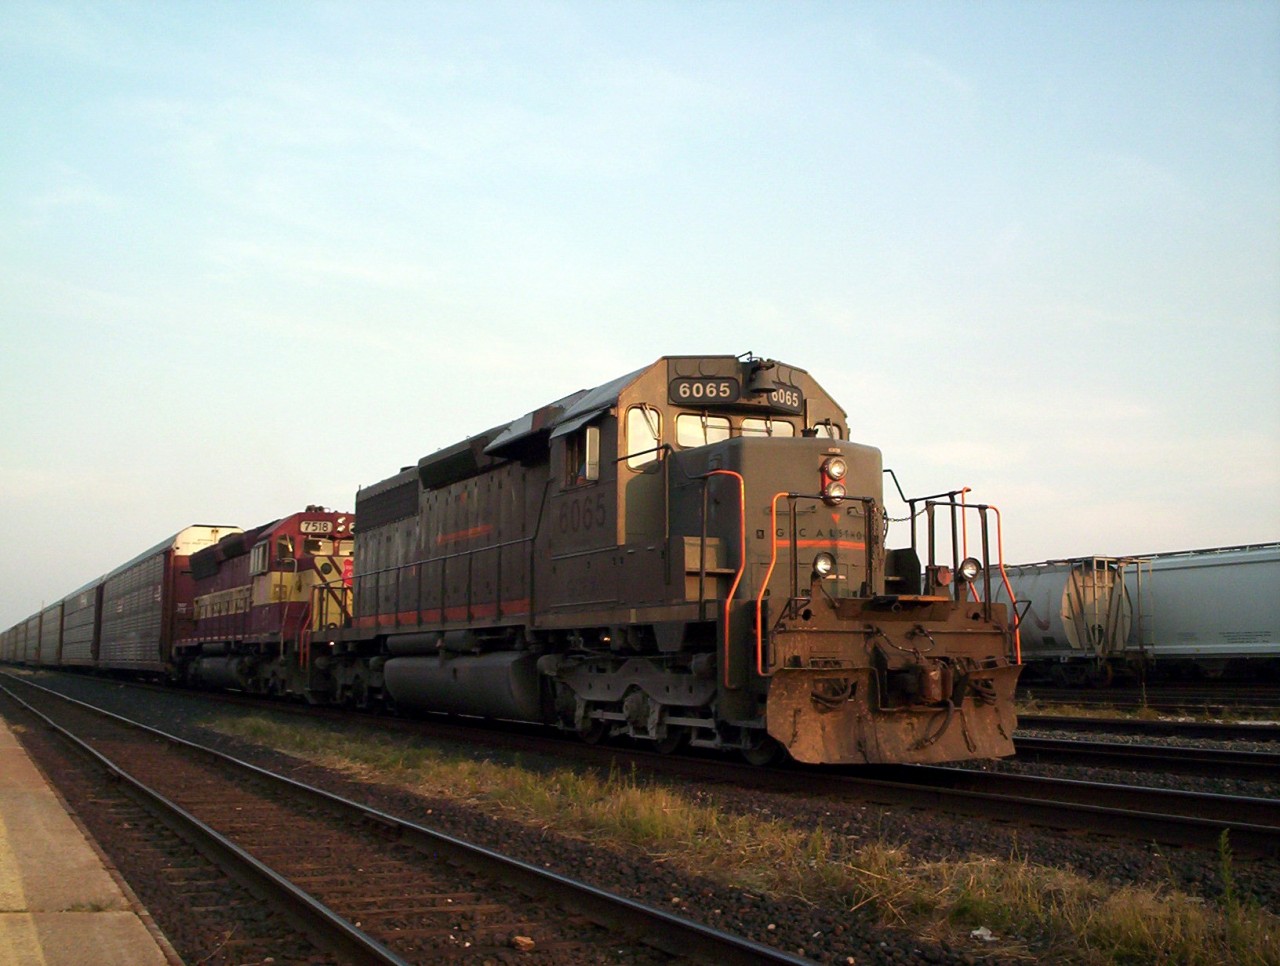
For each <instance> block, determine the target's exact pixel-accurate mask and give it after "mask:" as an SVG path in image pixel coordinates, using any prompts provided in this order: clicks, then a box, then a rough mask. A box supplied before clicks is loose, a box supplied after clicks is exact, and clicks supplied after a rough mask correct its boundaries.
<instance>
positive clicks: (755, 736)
mask: <svg viewBox="0 0 1280 966" xmlns="http://www.w3.org/2000/svg"><path fill="white" fill-rule="evenodd" d="M739 754H741V755H742V758H743V760H744V761H745V762H746V763H747V764H748V765H757V766H759V767H764V766H765V765H772V764H773V763H774V762H775V761H777V760H778V758H779V757H780V756H781V755H782V745H780V744H778V742H777V741H775V740H774V739H773V737H772V736H770V735H767V734H765V733H764V732H763V731H761V732H751V733H749V734H748V735H747V736H746V742H745V744H744V745H743V746H742V748H740V749H739Z"/></svg>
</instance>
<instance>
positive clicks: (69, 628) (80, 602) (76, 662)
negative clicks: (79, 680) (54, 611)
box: [62, 577, 103, 667]
mask: <svg viewBox="0 0 1280 966" xmlns="http://www.w3.org/2000/svg"><path fill="white" fill-rule="evenodd" d="M102 584H103V578H101V577H99V578H97V579H96V580H93V581H90V582H89V583H87V584H85V585H84V586H83V587H81V588H80V589H79V590H75V591H72V592H71V593H70V594H68V595H67V596H66V597H64V598H63V599H62V664H63V665H65V666H67V667H91V666H93V665H94V664H95V663H96V662H97V658H98V638H99V634H100V631H101V627H100V622H101V619H102Z"/></svg>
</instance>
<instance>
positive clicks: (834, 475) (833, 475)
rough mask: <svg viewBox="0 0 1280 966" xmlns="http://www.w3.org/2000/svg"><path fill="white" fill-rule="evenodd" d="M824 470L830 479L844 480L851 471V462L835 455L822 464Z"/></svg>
mask: <svg viewBox="0 0 1280 966" xmlns="http://www.w3.org/2000/svg"><path fill="white" fill-rule="evenodd" d="M822 472H823V473H825V474H827V479H829V480H843V479H844V477H845V474H846V473H848V472H849V464H848V463H846V462H845V461H844V460H843V459H841V458H840V457H839V456H833V457H831V459H829V460H827V461H826V462H825V463H823V464H822Z"/></svg>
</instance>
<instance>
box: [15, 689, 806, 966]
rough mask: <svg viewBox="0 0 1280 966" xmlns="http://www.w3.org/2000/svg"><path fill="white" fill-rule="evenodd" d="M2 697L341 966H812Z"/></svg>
mask: <svg viewBox="0 0 1280 966" xmlns="http://www.w3.org/2000/svg"><path fill="white" fill-rule="evenodd" d="M6 677H8V678H9V681H10V682H11V683H12V682H13V681H14V679H13V678H12V677H9V676H7V675H6ZM0 690H3V692H4V694H5V695H6V696H7V697H8V699H9V700H11V701H14V702H18V703H20V704H21V705H22V706H23V707H24V708H26V709H28V710H29V712H30V713H31V714H35V715H38V716H39V717H40V718H41V720H43V721H44V722H45V723H46V724H47V725H48V727H50V728H54V729H56V730H57V732H58V733H59V734H60V735H62V736H64V737H65V738H66V739H67V740H68V741H71V742H74V743H75V744H76V745H77V747H78V748H80V749H81V750H82V751H83V752H85V753H86V754H87V755H89V756H90V757H91V758H93V759H94V760H96V761H97V762H98V763H99V765H100V766H101V767H102V768H104V769H107V770H108V771H109V772H111V773H112V774H113V775H115V776H116V777H117V778H118V780H119V781H120V782H122V783H124V784H126V785H128V786H129V788H130V789H131V793H132V794H135V795H137V796H140V797H143V798H145V799H146V800H147V802H148V808H150V809H153V810H156V811H157V812H159V813H161V814H163V816H164V817H163V821H164V822H165V823H166V824H169V825H171V826H172V827H173V828H175V829H176V830H178V834H180V835H181V836H182V837H183V838H184V839H187V840H189V841H191V842H193V843H196V847H197V848H198V849H199V850H200V851H201V852H202V853H204V854H205V855H207V856H209V857H211V858H212V859H213V861H214V862H216V863H217V864H218V865H219V866H220V867H222V868H224V869H227V870H229V874H231V875H232V876H233V877H234V878H236V879H237V880H238V881H240V882H242V883H245V884H247V886H248V888H249V889H250V890H251V891H252V892H253V893H254V894H255V895H258V896H260V897H262V899H263V901H264V902H266V903H267V904H269V905H270V906H271V907H272V908H275V909H278V910H281V911H282V913H283V914H284V915H285V916H286V917H287V918H288V919H289V920H290V922H292V923H293V924H294V926H295V928H297V929H298V930H299V931H300V932H301V933H304V934H305V935H306V936H307V937H308V938H309V939H310V940H311V941H312V942H313V943H314V944H315V945H316V946H317V947H318V948H320V949H322V950H324V951H325V954H326V955H329V956H332V957H333V958H334V959H335V960H337V961H340V962H362V963H365V962H367V963H396V964H401V963H410V962H424V961H436V960H438V959H441V958H448V959H459V958H461V959H463V960H464V961H472V960H474V961H480V960H482V959H484V958H486V956H489V957H492V956H497V957H502V956H503V955H509V954H510V953H511V951H512V947H513V945H514V947H515V948H516V949H517V950H524V952H523V953H522V961H528V962H549V963H561V962H577V961H584V962H585V961H590V962H626V963H666V962H705V963H742V964H748V963H792V964H795V963H802V962H805V961H804V960H802V959H797V958H796V957H794V956H791V955H788V954H786V953H782V952H780V951H778V950H775V949H772V948H770V947H768V946H763V945H760V944H758V943H754V942H751V941H749V940H746V939H743V938H741V937H738V936H733V935H730V934H727V933H723V932H720V931H718V930H715V929H712V928H709V927H707V926H704V925H701V924H699V923H695V922H692V921H690V920H687V919H684V918H682V917H680V916H675V915H672V914H670V913H667V912H665V911H663V910H659V909H655V908H652V907H649V906H646V905H643V904H641V903H637V902H634V901H632V900H629V899H626V898H624V897H621V896H616V895H613V894H610V893H607V892H604V891H602V890H600V889H596V888H594V887H592V886H589V885H586V884H583V883H580V882H576V881H574V880H572V879H568V878H566V877H564V876H560V875H556V874H553V873H550V872H547V871H546V870H543V869H539V868H536V867H534V866H530V865H528V864H526V863H522V862H518V861H515V860H512V859H509V858H507V857H505V856H502V855H499V854H497V853H496V852H493V851H491V850H487V849H482V848H479V847H477V846H474V845H470V844H468V843H465V842H462V841H460V840H458V839H455V838H452V837H449V836H444V835H441V834H439V833H437V832H433V831H432V830H430V829H427V828H424V827H422V826H421V825H417V824H415V823H411V822H407V821H404V820H402V819H399V818H397V817H395V816H392V815H389V814H386V813H384V812H380V811H377V810H374V809H372V808H369V807H367V806H363V805H361V804H359V803H356V802H352V801H349V800H347V799H343V798H339V797H337V796H334V795H331V794H329V793H327V792H324V791H323V790H320V789H316V788H311V787H309V786H306V785H302V784H300V783H298V782H295V781H293V780H291V779H288V778H284V777H282V776H279V775H275V774H272V773H270V772H268V771H265V770H264V769H261V768H258V767H256V766H254V765H250V764H248V763H245V762H242V761H238V760H236V759H233V758H230V757H229V756H226V755H223V754H221V753H219V752H217V751H214V750H212V749H208V748H203V747H201V746H198V745H195V744H193V743H191V742H188V741H185V740H183V739H180V738H176V737H174V736H171V735H167V734H164V733H163V732H159V731H156V730H155V729H152V728H148V727H145V726H143V725H139V724H137V723H134V722H131V721H127V720H126V719H123V718H120V717H118V716H116V715H113V714H110V713H108V712H104V711H100V710H98V709H96V708H93V707H91V706H89V705H86V704H83V703H82V702H79V701H75V700H74V699H70V698H66V697H64V696H62V695H59V694H57V693H56V692H53V691H50V690H47V689H44V688H40V687H39V686H37V685H34V684H32V683H30V682H20V683H19V686H18V690H21V691H22V692H23V694H22V696H21V697H19V696H18V695H17V694H16V693H15V692H14V691H13V690H10V689H9V688H0ZM37 705H38V706H39V707H37ZM244 915H245V916H246V917H248V915H249V914H248V913H247V912H245V913H244ZM274 941H275V942H282V941H283V940H281V939H280V938H279V937H276V939H275V940H274ZM237 952H238V955H239V956H241V957H243V956H244V955H246V954H249V955H252V954H253V953H254V952H255V950H254V949H252V948H249V949H240V950H238V951H237ZM271 952H272V948H271V947H270V946H268V948H267V949H266V950H265V954H268V955H269V954H271ZM242 961H243V960H242Z"/></svg>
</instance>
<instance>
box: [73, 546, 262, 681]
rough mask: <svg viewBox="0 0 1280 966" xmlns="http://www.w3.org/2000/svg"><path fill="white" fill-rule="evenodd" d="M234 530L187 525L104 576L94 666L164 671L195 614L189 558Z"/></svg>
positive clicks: (186, 632)
mask: <svg viewBox="0 0 1280 966" xmlns="http://www.w3.org/2000/svg"><path fill="white" fill-rule="evenodd" d="M238 529H239V528H238V527H225V526H217V527H215V526H202V525H197V526H191V527H187V528H186V529H184V530H181V531H179V532H178V533H177V534H175V535H174V536H172V537H170V538H169V539H167V540H164V541H162V542H161V543H159V544H157V545H156V546H154V547H152V548H151V549H149V550H146V551H144V552H143V553H142V554H140V555H139V556H137V557H135V558H134V559H133V560H131V561H129V562H128V563H125V564H123V565H122V566H120V567H118V568H117V569H115V570H113V571H112V572H111V573H109V574H107V576H106V577H105V578H104V581H103V590H102V613H103V616H102V634H101V643H100V646H99V652H98V665H99V666H100V667H102V668H106V669H118V670H131V671H147V672H154V673H165V672H167V671H168V669H169V664H168V662H169V652H170V647H171V645H172V642H173V641H174V640H175V638H179V639H180V638H183V637H187V636H190V632H191V622H192V620H193V617H194V614H195V607H194V597H195V584H194V581H193V580H192V577H191V571H190V567H189V558H190V555H191V554H192V553H195V552H196V551H197V550H199V549H201V548H202V547H206V546H210V545H212V544H214V543H217V542H218V540H220V539H221V538H222V537H223V536H224V535H226V534H227V533H228V532H229V531H232V530H238Z"/></svg>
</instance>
